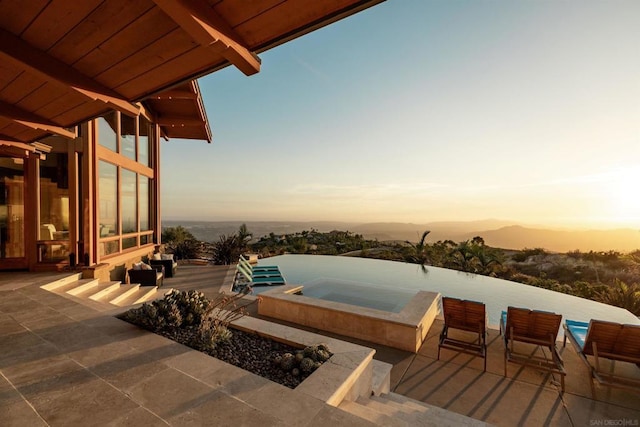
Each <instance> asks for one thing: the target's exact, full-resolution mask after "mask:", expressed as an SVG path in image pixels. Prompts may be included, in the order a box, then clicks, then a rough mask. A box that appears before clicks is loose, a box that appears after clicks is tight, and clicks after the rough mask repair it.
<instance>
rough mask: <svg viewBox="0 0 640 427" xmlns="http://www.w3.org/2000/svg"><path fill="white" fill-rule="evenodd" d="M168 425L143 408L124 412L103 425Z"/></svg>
mask: <svg viewBox="0 0 640 427" xmlns="http://www.w3.org/2000/svg"><path fill="white" fill-rule="evenodd" d="M168 425H169V423H168V422H166V421H165V420H163V419H162V418H160V417H158V416H157V415H155V414H153V413H152V412H150V411H148V410H147V409H145V408H143V407H137V408H135V409H132V410H131V411H128V412H124V413H122V414H120V415H119V416H117V417H116V418H114V419H113V420H112V421H111V422H108V423H107V424H105V426H106V427H163V426H168Z"/></svg>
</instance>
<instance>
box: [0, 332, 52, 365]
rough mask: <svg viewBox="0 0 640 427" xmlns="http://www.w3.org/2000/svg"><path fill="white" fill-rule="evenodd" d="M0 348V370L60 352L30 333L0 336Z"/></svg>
mask: <svg viewBox="0 0 640 427" xmlns="http://www.w3.org/2000/svg"><path fill="white" fill-rule="evenodd" d="M0 349H2V351H1V352H0V370H2V369H5V368H6V367H8V366H12V365H15V364H19V363H24V362H29V361H33V360H40V359H43V358H47V357H51V356H55V355H57V354H60V350H59V349H58V348H57V347H55V346H54V345H52V344H51V343H49V342H47V341H45V340H43V339H42V338H40V337H38V336H36V335H34V334H32V333H23V334H13V335H9V336H7V337H0Z"/></svg>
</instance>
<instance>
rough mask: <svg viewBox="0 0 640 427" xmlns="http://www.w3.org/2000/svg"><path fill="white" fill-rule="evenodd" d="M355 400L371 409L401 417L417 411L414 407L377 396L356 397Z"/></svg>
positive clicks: (403, 417)
mask: <svg viewBox="0 0 640 427" xmlns="http://www.w3.org/2000/svg"><path fill="white" fill-rule="evenodd" d="M373 397H376V399H373ZM357 402H358V403H359V404H361V405H362V406H366V407H367V408H368V409H369V410H371V411H378V412H382V413H385V414H387V415H392V416H396V417H398V418H402V419H405V418H406V417H405V415H410V414H413V413H414V412H418V411H417V410H416V409H414V408H411V407H408V406H404V405H402V404H399V403H396V402H393V401H391V400H387V399H384V398H380V397H378V396H371V398H367V397H360V398H358V400H357Z"/></svg>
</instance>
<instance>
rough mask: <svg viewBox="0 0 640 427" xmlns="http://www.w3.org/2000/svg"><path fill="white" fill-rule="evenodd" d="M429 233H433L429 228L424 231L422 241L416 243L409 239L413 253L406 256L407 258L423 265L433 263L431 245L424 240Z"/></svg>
mask: <svg viewBox="0 0 640 427" xmlns="http://www.w3.org/2000/svg"><path fill="white" fill-rule="evenodd" d="M429 233H431V230H427V231H425V232H424V233H422V237H421V238H420V241H419V242H418V243H416V244H415V245H414V244H413V243H411V242H409V241H408V240H407V243H408V244H409V245H410V247H411V254H409V255H408V256H407V257H406V260H407V261H408V262H413V263H415V264H421V265H425V264H430V263H431V256H430V255H429V245H427V244H426V243H425V242H424V241H425V239H426V238H427V235H428V234H429Z"/></svg>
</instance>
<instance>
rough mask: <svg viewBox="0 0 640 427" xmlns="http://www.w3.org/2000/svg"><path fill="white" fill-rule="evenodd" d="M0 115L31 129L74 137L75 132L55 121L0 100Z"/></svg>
mask: <svg viewBox="0 0 640 427" xmlns="http://www.w3.org/2000/svg"><path fill="white" fill-rule="evenodd" d="M0 116H2V117H5V118H7V119H9V120H13V121H14V122H16V123H19V124H21V125H23V126H26V127H28V128H31V129H39V130H43V131H45V132H50V133H53V134H56V135H60V136H64V137H65V138H75V137H76V133H75V132H72V131H70V130H67V129H65V128H63V127H61V126H58V125H57V124H56V123H53V122H52V121H50V120H48V119H45V118H44V117H40V116H38V115H36V114H33V113H31V112H30V111H26V110H23V109H22V108H20V107H17V106H15V105H12V104H9V103H6V102H4V101H0Z"/></svg>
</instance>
